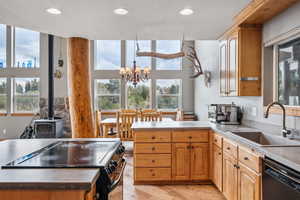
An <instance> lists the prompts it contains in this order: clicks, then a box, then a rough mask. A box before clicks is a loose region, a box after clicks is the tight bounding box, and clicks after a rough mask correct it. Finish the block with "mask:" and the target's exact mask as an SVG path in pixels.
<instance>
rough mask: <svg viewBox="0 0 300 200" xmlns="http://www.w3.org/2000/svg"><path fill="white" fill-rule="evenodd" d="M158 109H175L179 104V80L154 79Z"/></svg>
mask: <svg viewBox="0 0 300 200" xmlns="http://www.w3.org/2000/svg"><path fill="white" fill-rule="evenodd" d="M156 98H157V100H156V101H157V102H156V104H157V108H158V109H177V108H179V107H180V104H181V80H180V79H158V80H157V81H156Z"/></svg>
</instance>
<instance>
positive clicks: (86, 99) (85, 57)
mask: <svg viewBox="0 0 300 200" xmlns="http://www.w3.org/2000/svg"><path fill="white" fill-rule="evenodd" d="M89 54H90V47H89V40H87V39H83V38H77V37H73V38H69V40H68V59H69V60H68V82H69V89H70V99H69V103H70V117H71V126H72V137H73V138H93V137H95V131H94V130H95V128H94V114H93V107H92V95H91V73H90V62H89V59H90V58H89V56H90V55H89Z"/></svg>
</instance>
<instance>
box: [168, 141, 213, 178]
mask: <svg viewBox="0 0 300 200" xmlns="http://www.w3.org/2000/svg"><path fill="white" fill-rule="evenodd" d="M172 152H173V153H172V179H173V180H181V181H187V180H208V178H209V177H208V176H209V172H208V163H209V158H208V155H209V146H208V143H173V146H172Z"/></svg>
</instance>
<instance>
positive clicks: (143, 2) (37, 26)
mask: <svg viewBox="0 0 300 200" xmlns="http://www.w3.org/2000/svg"><path fill="white" fill-rule="evenodd" d="M249 2H250V0H0V5H1V6H0V23H3V24H8V25H14V26H19V27H23V28H29V29H32V30H35V31H40V32H44V33H52V34H54V35H58V36H63V37H72V36H77V37H85V38H88V39H124V40H125V39H134V38H135V35H136V34H138V37H139V39H181V38H182V35H183V34H184V35H185V39H188V40H196V39H197V40H200V39H216V38H217V37H218V36H220V35H221V34H222V33H223V32H224V31H225V30H226V29H227V28H228V27H229V26H230V25H231V24H232V18H233V17H234V16H235V15H236V14H237V13H238V12H239V11H240V10H241V9H242V8H243V7H245V6H246V5H247V3H249ZM50 7H54V8H58V9H60V10H62V15H58V16H55V15H50V14H49V13H47V12H46V11H45V10H46V9H47V8H50ZM119 7H123V8H126V9H127V10H128V11H129V13H128V15H126V16H118V15H115V14H113V10H114V9H116V8H119ZM185 7H189V8H192V9H193V10H194V14H193V15H191V16H181V15H180V14H179V13H178V12H179V10H181V9H182V8H185Z"/></svg>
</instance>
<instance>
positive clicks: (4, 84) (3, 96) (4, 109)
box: [0, 78, 7, 113]
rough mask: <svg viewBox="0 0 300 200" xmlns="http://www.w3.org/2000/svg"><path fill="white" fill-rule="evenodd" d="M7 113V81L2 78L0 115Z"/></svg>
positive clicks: (0, 85) (0, 83)
mask: <svg viewBox="0 0 300 200" xmlns="http://www.w3.org/2000/svg"><path fill="white" fill-rule="evenodd" d="M6 112H7V80H6V78H0V113H6Z"/></svg>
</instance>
